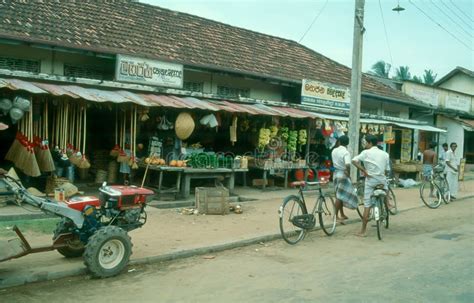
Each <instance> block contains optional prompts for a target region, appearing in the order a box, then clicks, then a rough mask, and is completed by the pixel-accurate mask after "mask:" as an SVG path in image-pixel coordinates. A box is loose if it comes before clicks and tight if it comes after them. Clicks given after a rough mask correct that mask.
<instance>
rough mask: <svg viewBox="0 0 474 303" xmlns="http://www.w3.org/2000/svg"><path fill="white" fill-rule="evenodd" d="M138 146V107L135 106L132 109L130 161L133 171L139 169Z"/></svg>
mask: <svg viewBox="0 0 474 303" xmlns="http://www.w3.org/2000/svg"><path fill="white" fill-rule="evenodd" d="M136 144H137V106H136V105H133V108H132V109H130V155H131V156H130V161H129V163H128V164H129V165H130V167H131V168H132V169H138V164H137V157H136Z"/></svg>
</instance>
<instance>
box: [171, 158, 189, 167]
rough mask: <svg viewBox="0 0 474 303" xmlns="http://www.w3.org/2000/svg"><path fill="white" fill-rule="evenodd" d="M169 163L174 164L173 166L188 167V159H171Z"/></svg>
mask: <svg viewBox="0 0 474 303" xmlns="http://www.w3.org/2000/svg"><path fill="white" fill-rule="evenodd" d="M169 165H170V166H172V167H186V161H183V160H171V161H170V164H169Z"/></svg>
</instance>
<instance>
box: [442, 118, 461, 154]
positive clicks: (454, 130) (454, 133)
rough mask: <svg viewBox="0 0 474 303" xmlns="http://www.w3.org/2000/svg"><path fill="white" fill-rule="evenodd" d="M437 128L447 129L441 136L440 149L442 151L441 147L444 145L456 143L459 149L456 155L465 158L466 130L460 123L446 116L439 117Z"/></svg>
mask: <svg viewBox="0 0 474 303" xmlns="http://www.w3.org/2000/svg"><path fill="white" fill-rule="evenodd" d="M436 127H439V128H443V129H446V130H447V132H446V133H440V135H439V149H438V150H442V147H441V145H442V144H443V143H448V145H450V144H451V143H452V142H456V143H457V145H458V148H457V149H456V154H457V155H458V156H460V157H462V158H464V154H463V151H464V128H463V127H462V126H461V124H459V123H458V122H456V121H454V120H452V119H449V118H446V117H444V116H438V118H437V121H436Z"/></svg>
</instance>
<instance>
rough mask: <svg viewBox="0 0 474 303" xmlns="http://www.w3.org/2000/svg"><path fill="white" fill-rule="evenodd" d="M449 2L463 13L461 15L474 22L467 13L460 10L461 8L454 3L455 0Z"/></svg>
mask: <svg viewBox="0 0 474 303" xmlns="http://www.w3.org/2000/svg"><path fill="white" fill-rule="evenodd" d="M449 1H450V2H451V4H452V5H453V6H454V7H455V8H457V9H458V10H459V11H460V12H461V14H463V15H464V16H465V17H466V18H467V19H468V20H469V21H471V22H474V20H472V18H471V17H469V16H468V15H466V13H465V12H464V11H463V10H462V9H460V8H459V7H458V6H457V5H456V3H454V1H453V0H449Z"/></svg>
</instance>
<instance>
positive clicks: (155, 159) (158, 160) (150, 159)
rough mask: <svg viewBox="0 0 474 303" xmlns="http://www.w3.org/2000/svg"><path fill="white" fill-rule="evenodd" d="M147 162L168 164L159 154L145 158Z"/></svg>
mask: <svg viewBox="0 0 474 303" xmlns="http://www.w3.org/2000/svg"><path fill="white" fill-rule="evenodd" d="M145 163H146V164H150V165H166V161H165V159H161V158H160V157H158V156H151V157H147V158H145Z"/></svg>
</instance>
